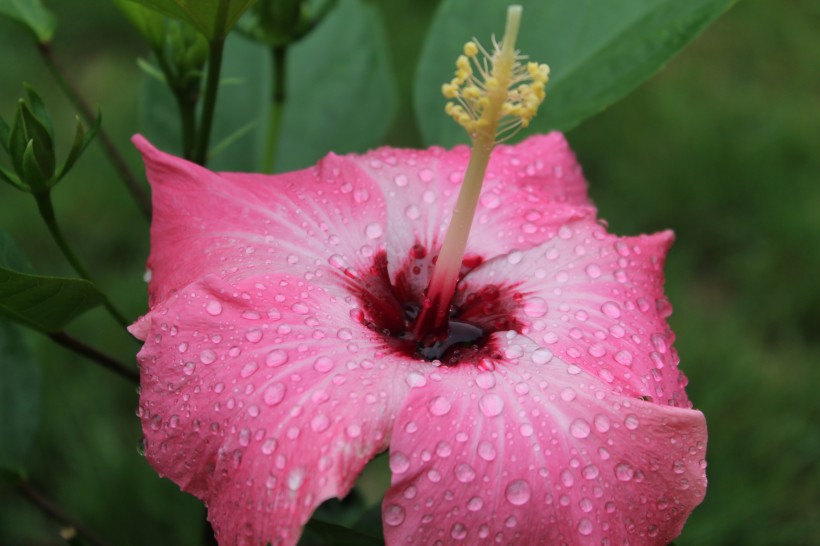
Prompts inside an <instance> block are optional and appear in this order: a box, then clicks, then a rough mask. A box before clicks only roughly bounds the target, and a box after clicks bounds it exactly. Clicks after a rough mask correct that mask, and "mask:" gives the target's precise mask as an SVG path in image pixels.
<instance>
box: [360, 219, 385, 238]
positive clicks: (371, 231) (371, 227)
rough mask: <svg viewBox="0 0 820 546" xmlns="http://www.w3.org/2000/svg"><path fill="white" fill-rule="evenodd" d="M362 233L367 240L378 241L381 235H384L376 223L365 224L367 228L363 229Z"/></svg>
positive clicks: (379, 225)
mask: <svg viewBox="0 0 820 546" xmlns="http://www.w3.org/2000/svg"><path fill="white" fill-rule="evenodd" d="M364 232H365V235H367V238H368V239H378V238H379V237H381V236H382V233H384V231H383V230H382V226H381V224H378V223H376V222H373V223H371V224H367V227H365V228H364Z"/></svg>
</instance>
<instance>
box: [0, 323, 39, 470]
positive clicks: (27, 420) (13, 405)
mask: <svg viewBox="0 0 820 546" xmlns="http://www.w3.org/2000/svg"><path fill="white" fill-rule="evenodd" d="M41 398H42V389H41V380H40V370H39V368H38V367H37V365H36V362H35V361H34V359H33V358H32V356H31V353H30V352H29V350H28V347H27V346H26V344H25V341H24V338H23V336H22V333H21V332H20V331H19V329H18V328H16V327H15V326H14V325H12V324H9V323H8V322H6V321H4V320H2V319H0V470H5V471H9V472H12V473H20V472H21V471H23V470H24V469H25V467H26V460H27V457H28V451H29V448H30V447H31V443H32V441H33V440H34V435H35V433H36V432H37V427H38V425H39V421H40V406H41Z"/></svg>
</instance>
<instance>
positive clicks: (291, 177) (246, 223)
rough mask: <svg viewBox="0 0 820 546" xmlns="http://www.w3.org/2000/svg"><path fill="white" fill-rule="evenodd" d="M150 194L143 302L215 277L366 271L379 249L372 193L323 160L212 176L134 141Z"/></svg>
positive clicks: (379, 224) (334, 159)
mask: <svg viewBox="0 0 820 546" xmlns="http://www.w3.org/2000/svg"><path fill="white" fill-rule="evenodd" d="M134 143H135V144H136V145H137V147H138V148H139V149H140V151H141V152H142V154H143V156H144V159H145V164H146V171H147V176H148V180H149V181H150V182H151V188H152V193H153V202H154V213H153V220H152V224H151V256H150V258H149V260H148V267H149V270H150V271H151V283H150V285H149V293H150V296H151V298H150V302H151V304H154V303H155V302H157V301H160V300H162V299H165V298H166V297H168V295H170V294H171V293H172V292H173V291H174V290H178V289H180V288H183V287H184V286H186V285H187V284H189V283H191V282H193V281H195V280H197V279H201V278H203V277H204V276H206V275H211V274H216V275H218V276H220V277H221V278H225V279H239V278H243V277H248V276H251V275H261V274H264V273H274V272H293V271H304V273H305V275H307V276H308V277H309V276H311V275H312V274H313V271H314V270H315V268H316V267H317V266H327V265H330V266H331V267H333V268H337V269H339V270H340V271H344V270H348V269H350V270H353V269H357V268H358V269H362V268H365V267H369V266H370V265H371V263H372V256H373V254H375V253H376V252H377V251H378V250H379V249H381V248H382V247H383V245H384V243H383V238H382V237H381V233H382V232H383V231H384V225H385V218H386V216H385V205H384V201H383V199H382V196H381V191H380V189H379V187H378V186H377V185H376V184H375V183H374V182H373V181H372V180H371V179H369V178H367V177H363V176H360V173H359V172H358V170H356V169H354V168H352V166H351V165H350V164H349V162H347V161H346V160H345V159H344V158H340V157H338V156H335V155H333V154H331V155H329V156H327V157H326V158H325V159H324V160H322V161H321V162H320V163H319V165H317V166H316V167H313V168H310V169H305V170H303V171H297V172H293V173H287V174H282V175H277V176H263V175H250V174H235V173H220V174H218V173H213V172H211V171H209V170H207V169H204V168H202V167H200V166H198V165H195V164H193V163H190V162H188V161H185V160H183V159H179V158H176V157H174V156H171V155H168V154H165V153H163V152H160V151H159V150H157V149H156V148H154V147H153V146H151V144H149V143H148V141H146V140H145V139H144V138H142V137H140V136H137V137H134Z"/></svg>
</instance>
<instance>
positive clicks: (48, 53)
mask: <svg viewBox="0 0 820 546" xmlns="http://www.w3.org/2000/svg"><path fill="white" fill-rule="evenodd" d="M37 49H38V50H39V52H40V54H41V55H42V57H43V60H44V61H45V63H46V66H47V67H48V69H49V71H50V72H51V74H52V76H54V79H55V80H56V81H57V85H59V87H60V89H62V91H63V93H64V94H65V96H66V97H68V100H69V101H71V103H72V104H73V105H74V107H75V108H76V109H77V110H79V112H80V115H82V116H83V119H85V122H86V123H87V124H89V125H92V124H93V123H94V121H95V119H96V116H95V115H94V112H93V110H92V109H91V107H90V106H89V105H88V103H87V102H86V101H85V99H84V98H83V96H82V95H81V94H80V92H79V91H78V90H77V88H76V87H75V86H74V84H73V83H72V82H71V81H70V80H69V79H68V75H67V73H66V71H65V69H63V67H62V66H61V65H60V64H59V63H58V62H57V59H56V58H55V56H54V52H53V51H52V49H51V44H49V43H45V44H38V47H37ZM97 136H98V137H99V140H100V143H101V144H102V147H103V150H104V151H105V154H106V155H107V156H108V159H109V160H110V161H111V164H112V165H113V166H114V169H115V170H116V171H117V173H119V175H120V178H122V181H123V182H124V183H125V186H126V188H127V189H128V191H129V192H130V193H131V196H132V197H133V198H134V201H135V202H136V204H137V207H138V208H139V209H140V212H142V215H143V216H144V217H145V218H146V219H148V220H150V219H151V197H150V196H149V195H148V192H147V191H146V190H145V187H144V186H142V185H141V184H140V182H139V181H138V180H137V178H136V176H134V173H133V172H131V169H130V167H129V166H128V163H127V162H126V161H125V158H124V157H123V156H122V154H121V153H120V152H119V150H118V149H117V147H116V146H115V145H114V141H113V140H112V139H111V137H110V136H109V135H108V132H106V130H105V129H104V128H103V127H100V129H99V131H98V132H97Z"/></svg>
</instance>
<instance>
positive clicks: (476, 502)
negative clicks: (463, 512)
mask: <svg viewBox="0 0 820 546" xmlns="http://www.w3.org/2000/svg"><path fill="white" fill-rule="evenodd" d="M483 507H484V501H483V500H481V497H473V498H471V499H470V500H469V501H467V510H469V511H470V512H478V511H479V510H481V509H482V508H483Z"/></svg>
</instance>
